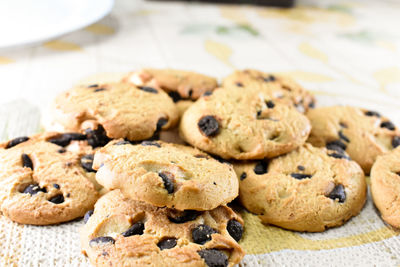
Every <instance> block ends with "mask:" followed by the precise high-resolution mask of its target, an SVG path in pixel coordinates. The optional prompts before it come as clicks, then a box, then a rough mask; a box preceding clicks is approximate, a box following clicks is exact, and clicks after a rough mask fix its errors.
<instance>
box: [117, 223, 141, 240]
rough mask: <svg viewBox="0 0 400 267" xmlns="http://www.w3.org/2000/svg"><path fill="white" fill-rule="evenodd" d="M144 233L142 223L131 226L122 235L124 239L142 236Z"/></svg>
mask: <svg viewBox="0 0 400 267" xmlns="http://www.w3.org/2000/svg"><path fill="white" fill-rule="evenodd" d="M143 231H144V223H142V222H137V223H135V224H133V225H132V226H131V227H130V228H129V229H128V230H126V231H125V232H123V233H122V235H123V236H124V237H128V236H132V235H142V234H143Z"/></svg>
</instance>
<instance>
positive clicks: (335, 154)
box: [328, 153, 350, 160]
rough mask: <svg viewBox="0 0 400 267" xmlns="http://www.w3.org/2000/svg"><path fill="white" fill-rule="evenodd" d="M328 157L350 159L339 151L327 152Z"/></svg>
mask: <svg viewBox="0 0 400 267" xmlns="http://www.w3.org/2000/svg"><path fill="white" fill-rule="evenodd" d="M328 156H329V157H333V158H336V159H347V160H350V158H349V157H348V156H346V155H344V154H339V153H332V154H328Z"/></svg>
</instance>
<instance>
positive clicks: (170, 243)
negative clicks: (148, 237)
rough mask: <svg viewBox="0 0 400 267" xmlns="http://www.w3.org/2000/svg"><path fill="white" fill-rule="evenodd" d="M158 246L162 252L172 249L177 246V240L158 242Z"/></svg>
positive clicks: (170, 239) (169, 239)
mask: <svg viewBox="0 0 400 267" xmlns="http://www.w3.org/2000/svg"><path fill="white" fill-rule="evenodd" d="M157 246H158V247H159V248H160V250H164V249H171V248H173V247H175V246H176V238H174V237H172V238H167V239H163V240H161V241H160V242H158V244H157Z"/></svg>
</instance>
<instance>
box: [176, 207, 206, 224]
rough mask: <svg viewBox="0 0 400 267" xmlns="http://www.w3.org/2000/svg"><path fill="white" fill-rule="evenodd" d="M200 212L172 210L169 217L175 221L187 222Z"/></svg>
mask: <svg viewBox="0 0 400 267" xmlns="http://www.w3.org/2000/svg"><path fill="white" fill-rule="evenodd" d="M200 214H201V213H200V212H199V211H197V210H184V211H178V210H170V214H169V216H168V219H169V220H170V221H171V222H173V223H185V222H189V221H193V220H195V219H196V218H197V217H198V216H199V215H200Z"/></svg>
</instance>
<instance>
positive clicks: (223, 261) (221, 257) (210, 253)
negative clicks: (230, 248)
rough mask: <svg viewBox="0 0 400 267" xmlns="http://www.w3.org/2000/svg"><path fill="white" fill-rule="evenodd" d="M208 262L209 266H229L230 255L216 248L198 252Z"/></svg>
mask: <svg viewBox="0 0 400 267" xmlns="http://www.w3.org/2000/svg"><path fill="white" fill-rule="evenodd" d="M197 253H198V254H199V255H200V257H201V258H202V259H203V260H204V261H205V262H206V264H207V266H208V267H226V266H228V257H227V256H226V255H225V254H224V253H222V252H221V251H218V250H216V249H203V250H200V251H198V252H197Z"/></svg>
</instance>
